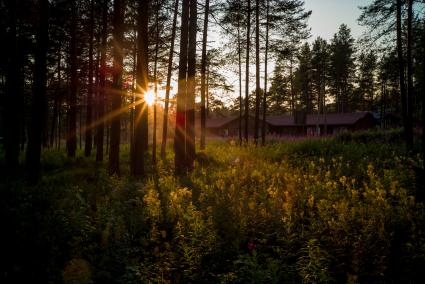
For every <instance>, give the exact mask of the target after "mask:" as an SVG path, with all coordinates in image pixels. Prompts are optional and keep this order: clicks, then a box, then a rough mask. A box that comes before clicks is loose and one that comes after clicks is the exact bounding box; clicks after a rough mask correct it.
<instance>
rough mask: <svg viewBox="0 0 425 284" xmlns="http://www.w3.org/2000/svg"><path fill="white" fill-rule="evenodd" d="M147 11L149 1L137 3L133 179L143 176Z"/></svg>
mask: <svg viewBox="0 0 425 284" xmlns="http://www.w3.org/2000/svg"><path fill="white" fill-rule="evenodd" d="M148 9H149V0H144V1H140V2H139V6H138V15H137V17H138V20H137V48H138V52H137V68H136V82H137V88H136V94H137V96H136V97H137V100H136V106H135V116H134V138H133V141H134V151H133V153H132V157H131V173H132V175H133V176H134V177H140V176H142V175H144V172H145V171H144V154H145V150H146V146H145V143H146V142H145V141H146V138H145V135H146V132H147V131H146V130H145V129H147V110H146V109H147V104H146V102H145V99H144V95H145V94H146V93H147V92H148V83H149V79H148V72H149V69H148V23H149V20H148V17H147V14H148Z"/></svg>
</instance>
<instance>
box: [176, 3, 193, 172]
mask: <svg viewBox="0 0 425 284" xmlns="http://www.w3.org/2000/svg"><path fill="white" fill-rule="evenodd" d="M189 7H190V0H183V3H182V18H181V28H180V55H179V80H178V91H177V110H176V129H175V135H174V153H175V156H174V165H175V171H176V173H178V174H184V173H185V172H186V143H185V140H186V100H187V94H186V92H187V58H188V51H187V47H188V37H189Z"/></svg>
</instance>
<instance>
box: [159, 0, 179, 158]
mask: <svg viewBox="0 0 425 284" xmlns="http://www.w3.org/2000/svg"><path fill="white" fill-rule="evenodd" d="M178 11H179V0H176V2H175V4H174V16H173V27H172V31H171V46H170V54H169V56H168V70H167V86H166V91H165V103H164V118H163V122H162V123H163V124H162V144H161V158H162V159H165V151H166V148H167V137H168V109H169V104H170V90H171V75H172V71H173V55H174V41H175V38H176V26H177V14H178Z"/></svg>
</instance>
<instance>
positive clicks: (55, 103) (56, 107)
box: [49, 49, 61, 148]
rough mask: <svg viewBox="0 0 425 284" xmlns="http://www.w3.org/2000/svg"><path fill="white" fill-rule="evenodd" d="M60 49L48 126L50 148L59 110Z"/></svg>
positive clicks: (53, 138) (53, 139)
mask: <svg viewBox="0 0 425 284" xmlns="http://www.w3.org/2000/svg"><path fill="white" fill-rule="evenodd" d="M60 53H61V51H60V49H59V52H58V87H57V89H56V91H55V94H54V99H53V115H52V125H51V128H50V143H49V145H50V148H53V144H54V142H55V134H56V123H57V121H58V111H59V96H60V92H61V90H60V81H61V79H60V76H61V64H60V60H61V56H60Z"/></svg>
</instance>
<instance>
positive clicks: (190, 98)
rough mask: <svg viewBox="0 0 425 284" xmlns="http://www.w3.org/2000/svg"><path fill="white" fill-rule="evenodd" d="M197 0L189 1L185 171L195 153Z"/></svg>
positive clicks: (192, 161) (189, 168)
mask: <svg viewBox="0 0 425 284" xmlns="http://www.w3.org/2000/svg"><path fill="white" fill-rule="evenodd" d="M197 20H198V11H197V0H190V16H189V46H188V59H187V102H186V162H187V169H188V170H192V169H193V167H194V162H195V157H196V151H195V89H196V80H195V75H196V31H197Z"/></svg>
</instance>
